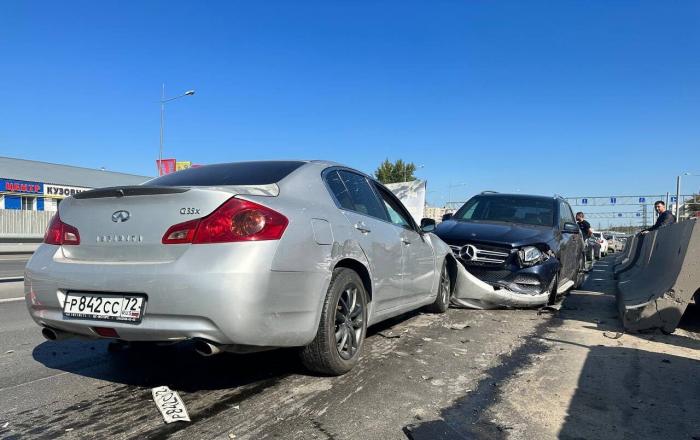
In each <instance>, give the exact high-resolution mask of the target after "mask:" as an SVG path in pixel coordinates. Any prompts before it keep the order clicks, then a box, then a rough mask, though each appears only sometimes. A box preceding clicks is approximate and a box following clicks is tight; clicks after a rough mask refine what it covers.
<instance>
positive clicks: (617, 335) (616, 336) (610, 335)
mask: <svg viewBox="0 0 700 440" xmlns="http://www.w3.org/2000/svg"><path fill="white" fill-rule="evenodd" d="M624 334H625V332H615V333H614V334H613V333H608V332H603V336H605V337H606V338H608V339H620V338H621V337H622V335H624Z"/></svg>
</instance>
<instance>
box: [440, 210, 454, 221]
mask: <svg viewBox="0 0 700 440" xmlns="http://www.w3.org/2000/svg"><path fill="white" fill-rule="evenodd" d="M451 218H452V213H450V212H448V213H447V214H443V215H442V221H443V222H444V221H445V220H449V219H451Z"/></svg>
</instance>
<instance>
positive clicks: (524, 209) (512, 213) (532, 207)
mask: <svg viewBox="0 0 700 440" xmlns="http://www.w3.org/2000/svg"><path fill="white" fill-rule="evenodd" d="M453 219H455V220H463V221H496V222H509V223H523V224H526V225H536V226H554V201H553V200H551V199H545V198H535V197H522V196H513V197H509V196H475V197H472V198H471V199H469V201H468V202H467V203H465V204H464V206H462V207H461V208H459V211H457V212H456V213H455V215H454V216H453Z"/></svg>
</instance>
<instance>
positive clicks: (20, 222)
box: [0, 209, 55, 239]
mask: <svg viewBox="0 0 700 440" xmlns="http://www.w3.org/2000/svg"><path fill="white" fill-rule="evenodd" d="M54 214H55V212H51V211H22V210H18V209H0V238H17V239H23V238H41V237H43V236H44V232H46V228H48V226H49V222H51V217H53V215H54Z"/></svg>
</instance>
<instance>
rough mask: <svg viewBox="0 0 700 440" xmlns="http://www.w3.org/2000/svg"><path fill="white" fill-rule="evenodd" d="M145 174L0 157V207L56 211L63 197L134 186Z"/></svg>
mask: <svg viewBox="0 0 700 440" xmlns="http://www.w3.org/2000/svg"><path fill="white" fill-rule="evenodd" d="M148 179H150V177H148V176H138V175H134V174H125V173H115V172H113V171H106V170H95V169H91V168H82V167H75V166H70V165H60V164H54V163H47V162H38V161H33V160H24V159H13V158H9V157H0V209H15V210H27V211H56V209H57V208H58V204H59V203H60V202H61V200H62V199H64V198H65V197H68V196H71V195H74V194H76V193H79V192H82V191H87V190H89V189H93V188H102V187H106V186H119V185H138V184H139V183H143V182H145V181H146V180H148Z"/></svg>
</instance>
